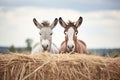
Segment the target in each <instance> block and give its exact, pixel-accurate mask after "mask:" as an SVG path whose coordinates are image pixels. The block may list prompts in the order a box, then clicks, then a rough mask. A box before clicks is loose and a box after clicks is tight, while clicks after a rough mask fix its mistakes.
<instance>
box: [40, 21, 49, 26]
mask: <svg viewBox="0 0 120 80" xmlns="http://www.w3.org/2000/svg"><path fill="white" fill-rule="evenodd" d="M41 24H42V25H43V26H46V27H48V26H50V23H49V22H48V21H43V22H42V23H41Z"/></svg>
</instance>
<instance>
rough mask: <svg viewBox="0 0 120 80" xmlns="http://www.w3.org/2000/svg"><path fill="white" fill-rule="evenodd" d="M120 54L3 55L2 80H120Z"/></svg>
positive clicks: (0, 74) (0, 79) (0, 78)
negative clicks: (117, 55) (106, 55)
mask: <svg viewBox="0 0 120 80" xmlns="http://www.w3.org/2000/svg"><path fill="white" fill-rule="evenodd" d="M119 79H120V57H118V58H108V57H99V56H93V55H84V54H72V55H70V54H50V53H42V54H39V55H26V54H6V55H0V80H119Z"/></svg>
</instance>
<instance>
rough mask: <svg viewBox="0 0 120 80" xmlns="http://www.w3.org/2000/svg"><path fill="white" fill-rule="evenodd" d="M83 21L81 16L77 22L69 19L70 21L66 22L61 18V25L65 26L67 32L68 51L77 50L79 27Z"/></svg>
mask: <svg viewBox="0 0 120 80" xmlns="http://www.w3.org/2000/svg"><path fill="white" fill-rule="evenodd" d="M82 21H83V18H82V17H79V19H78V20H77V21H76V22H71V21H69V22H68V23H65V22H64V21H63V20H62V18H61V17H60V18H59V23H60V25H61V26H62V27H63V28H64V33H65V35H66V36H65V41H66V47H67V51H68V52H71V51H74V50H75V45H76V44H75V43H76V40H77V33H78V30H77V28H78V27H79V26H80V25H81V23H82Z"/></svg>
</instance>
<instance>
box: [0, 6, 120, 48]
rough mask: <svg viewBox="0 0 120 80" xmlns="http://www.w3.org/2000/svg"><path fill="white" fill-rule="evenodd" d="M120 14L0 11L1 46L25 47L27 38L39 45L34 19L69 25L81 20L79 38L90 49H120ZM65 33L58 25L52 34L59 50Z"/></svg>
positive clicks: (3, 8) (48, 9)
mask: <svg viewBox="0 0 120 80" xmlns="http://www.w3.org/2000/svg"><path fill="white" fill-rule="evenodd" d="M119 14H120V11H119V10H108V11H93V12H79V11H75V10H71V9H56V8H39V7H16V8H11V9H8V10H6V8H5V7H0V45H5V46H10V45H11V44H14V45H15V46H25V40H26V38H32V39H33V40H34V43H35V42H39V34H38V33H39V29H37V28H36V27H35V25H34V24H33V22H32V19H33V18H34V17H35V18H36V19H37V20H38V21H39V22H42V21H43V20H48V21H50V23H52V22H53V20H54V19H55V18H59V17H62V18H63V19H64V20H65V21H66V22H67V21H68V20H72V21H76V20H77V19H78V18H79V16H82V17H83V19H84V20H83V23H82V25H81V27H80V28H79V29H78V30H79V34H78V38H80V39H82V40H83V41H85V42H86V44H87V45H88V48H101V47H105V48H113V47H120V43H118V42H120V38H119V34H120V27H119V26H120V23H119V21H120V17H119ZM63 31H64V29H63V28H62V27H61V26H60V25H59V23H58V25H57V27H55V29H54V30H53V32H54V33H53V42H55V43H56V44H57V46H60V44H61V42H62V41H63V40H64V33H63Z"/></svg>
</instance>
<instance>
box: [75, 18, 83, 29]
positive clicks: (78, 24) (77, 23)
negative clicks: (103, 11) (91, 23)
mask: <svg viewBox="0 0 120 80" xmlns="http://www.w3.org/2000/svg"><path fill="white" fill-rule="evenodd" d="M82 21H83V18H82V17H79V19H78V20H77V22H76V23H75V26H76V27H77V28H78V27H79V26H80V25H81V24H82Z"/></svg>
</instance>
